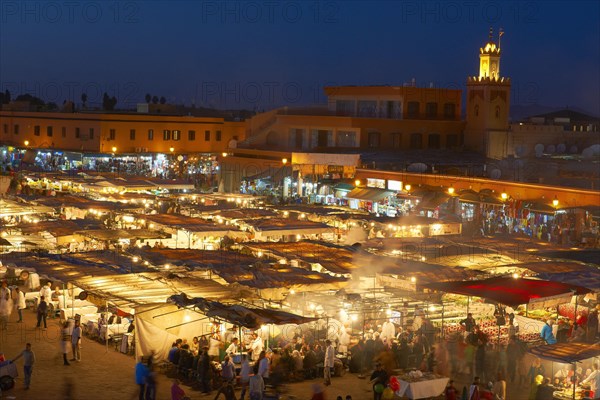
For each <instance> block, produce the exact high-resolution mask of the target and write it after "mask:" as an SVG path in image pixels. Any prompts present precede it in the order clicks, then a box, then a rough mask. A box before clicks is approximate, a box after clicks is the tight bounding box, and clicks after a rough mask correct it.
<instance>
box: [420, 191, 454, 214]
mask: <svg viewBox="0 0 600 400" xmlns="http://www.w3.org/2000/svg"><path fill="white" fill-rule="evenodd" d="M451 197H452V196H450V195H449V194H446V193H442V192H433V193H429V194H426V195H424V196H423V199H422V200H421V203H419V208H421V209H423V210H435V209H436V208H438V207H439V206H441V205H442V204H444V203H446V202H447V201H448V199H450V198H451Z"/></svg>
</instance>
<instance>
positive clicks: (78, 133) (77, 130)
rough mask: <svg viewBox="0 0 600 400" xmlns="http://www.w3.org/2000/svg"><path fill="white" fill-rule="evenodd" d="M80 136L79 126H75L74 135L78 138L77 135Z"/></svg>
mask: <svg viewBox="0 0 600 400" xmlns="http://www.w3.org/2000/svg"><path fill="white" fill-rule="evenodd" d="M80 136H81V131H80V129H79V128H75V137H76V138H77V139H79V137H80Z"/></svg>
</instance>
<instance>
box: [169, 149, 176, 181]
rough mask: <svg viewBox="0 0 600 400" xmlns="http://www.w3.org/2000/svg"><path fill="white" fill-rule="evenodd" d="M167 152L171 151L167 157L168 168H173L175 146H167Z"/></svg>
mask: <svg viewBox="0 0 600 400" xmlns="http://www.w3.org/2000/svg"><path fill="white" fill-rule="evenodd" d="M169 152H170V153H171V157H170V158H169V168H173V167H174V164H175V157H174V156H173V153H174V152H175V147H169ZM169 175H171V172H169Z"/></svg>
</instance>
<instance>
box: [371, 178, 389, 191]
mask: <svg viewBox="0 0 600 400" xmlns="http://www.w3.org/2000/svg"><path fill="white" fill-rule="evenodd" d="M367 187H372V188H379V189H385V179H375V178H367Z"/></svg>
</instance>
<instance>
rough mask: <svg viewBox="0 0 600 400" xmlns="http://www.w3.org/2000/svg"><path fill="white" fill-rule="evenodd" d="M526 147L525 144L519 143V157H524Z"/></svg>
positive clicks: (516, 151) (517, 148)
mask: <svg viewBox="0 0 600 400" xmlns="http://www.w3.org/2000/svg"><path fill="white" fill-rule="evenodd" d="M526 152H527V151H526V149H525V146H523V145H518V146H516V147H515V154H516V155H517V157H523V156H524V155H525V153H526Z"/></svg>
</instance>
